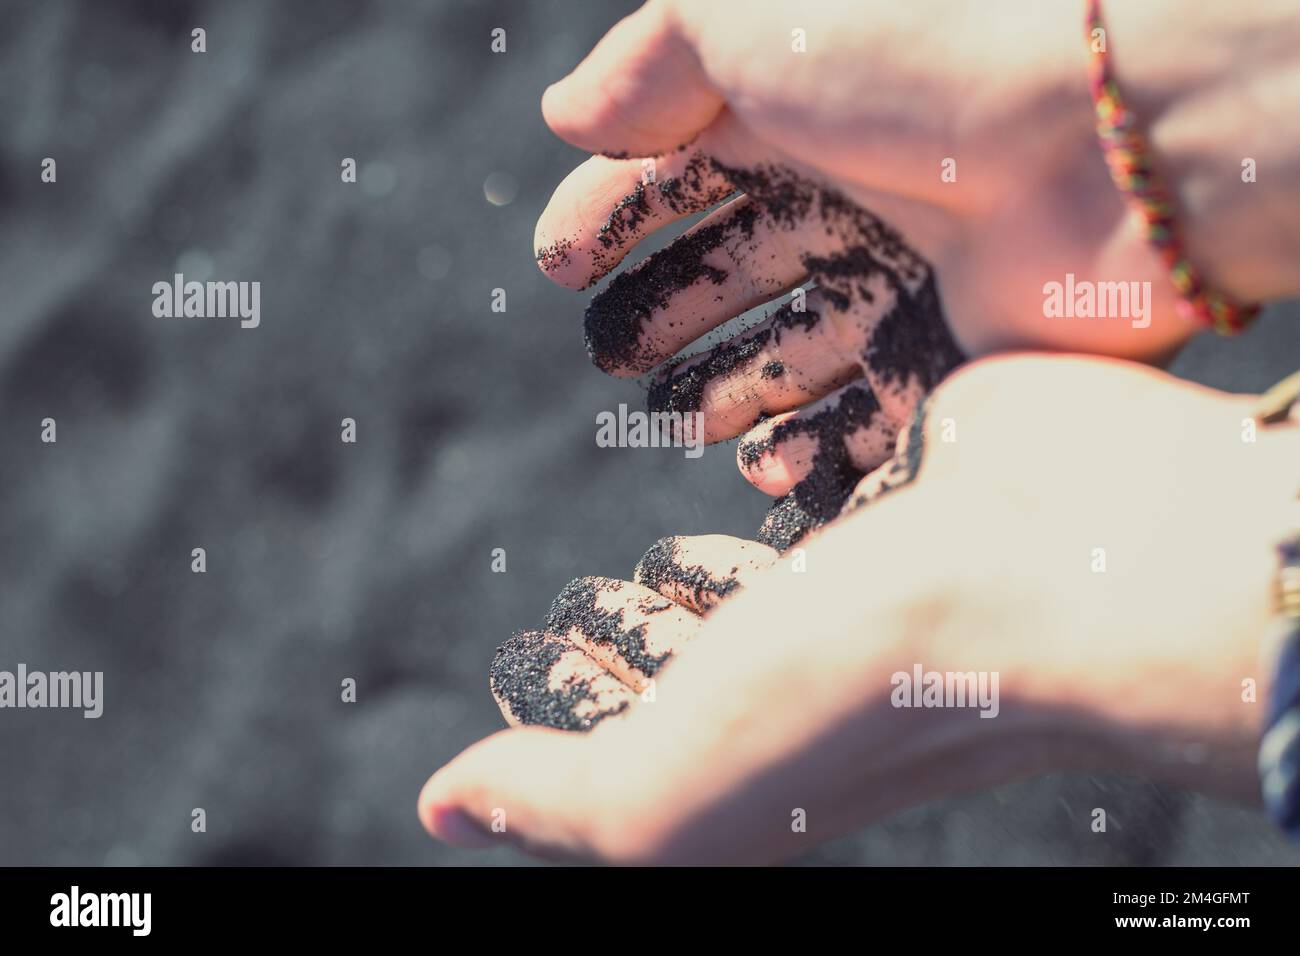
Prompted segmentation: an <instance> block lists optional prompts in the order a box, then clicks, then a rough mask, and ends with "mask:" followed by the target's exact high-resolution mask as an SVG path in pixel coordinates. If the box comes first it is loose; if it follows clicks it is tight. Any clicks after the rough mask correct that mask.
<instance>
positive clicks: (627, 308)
mask: <svg viewBox="0 0 1300 956" xmlns="http://www.w3.org/2000/svg"><path fill="white" fill-rule="evenodd" d="M784 229H785V227H784V226H782V225H780V224H778V223H777V222H776V221H775V220H773V219H772V218H771V217H769V216H767V215H765V214H764V213H763V211H762V210H761V209H760V208H759V207H758V206H757V205H755V204H754V203H753V202H751V201H750V200H749V199H748V198H747V197H744V196H741V197H739V198H737V199H733V200H731V201H730V202H728V203H727V204H726V205H724V206H722V207H721V208H720V209H716V210H714V211H713V212H712V213H710V214H709V215H708V216H706V217H705V218H704V219H703V220H701V221H700V222H698V223H696V224H695V225H694V226H692V227H691V228H690V229H688V230H687V231H686V232H685V233H683V234H682V235H681V236H679V237H677V239H675V240H673V242H672V243H670V244H669V245H668V246H667V247H666V248H664V249H661V250H660V251H658V252H656V253H654V254H653V255H651V256H649V257H647V258H646V259H644V260H643V261H641V262H639V263H637V264H636V265H635V266H633V267H632V268H630V269H627V270H626V271H624V272H622V273H620V274H619V275H617V276H615V277H614V278H613V279H612V280H611V281H610V283H609V285H608V286H607V287H606V288H604V289H602V290H601V291H600V292H598V293H597V294H596V295H595V296H593V297H592V300H591V304H590V305H589V306H588V307H587V312H586V315H585V316H584V318H583V331H584V334H585V337H586V342H587V351H588V353H589V354H590V355H591V358H592V361H593V362H595V363H596V365H597V366H598V367H599V368H601V369H602V370H603V371H606V372H608V373H610V374H611V375H619V376H635V375H641V374H643V373H645V372H648V371H650V370H651V369H652V368H654V367H655V366H656V365H658V364H659V363H660V362H662V361H664V360H665V359H667V358H669V357H670V356H672V355H674V354H676V353H677V352H678V351H679V350H681V349H682V348H683V347H684V346H686V345H689V344H690V343H691V342H693V341H695V340H696V339H697V338H699V337H700V336H701V335H704V334H705V333H706V332H709V331H710V330H712V329H714V328H716V327H717V326H719V325H721V324H722V323H723V322H726V321H727V320H728V319H731V318H733V317H735V316H737V315H739V314H740V313H742V312H744V311H746V310H747V309H751V308H753V307H754V306H757V305H762V304H763V303H764V302H768V301H770V300H772V299H774V298H776V297H777V296H780V295H782V294H783V293H785V292H788V291H789V290H790V289H792V288H794V287H795V286H797V285H799V284H800V283H801V282H803V281H804V279H806V278H807V272H806V270H805V269H804V267H803V264H802V263H801V262H800V259H799V256H798V255H797V254H795V252H794V251H793V247H792V245H791V244H790V240H789V237H788V236H787V237H783V236H782V232H783V231H784Z"/></svg>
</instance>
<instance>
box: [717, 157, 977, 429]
mask: <svg viewBox="0 0 1300 956" xmlns="http://www.w3.org/2000/svg"><path fill="white" fill-rule="evenodd" d="M722 166H723V172H724V173H725V174H726V175H727V177H728V178H729V179H730V180H731V181H732V182H733V183H734V184H735V185H736V187H737V188H738V189H739V190H740V191H741V192H743V193H745V195H746V196H748V197H749V198H750V199H751V200H752V201H754V202H756V203H757V204H759V205H760V206H762V207H763V208H764V209H765V210H766V211H767V212H768V214H769V215H770V216H771V217H772V218H774V219H777V220H778V221H782V222H787V221H788V222H791V223H792V224H793V228H794V229H795V230H796V232H795V234H796V235H797V236H798V238H799V243H800V246H799V248H800V252H801V258H802V263H803V265H804V267H805V268H806V269H807V271H808V274H809V277H810V278H811V280H812V281H813V282H814V283H815V284H816V286H817V288H818V289H819V290H820V291H821V292H822V293H823V294H824V295H826V297H827V298H828V299H830V300H831V301H832V302H834V303H835V305H836V307H837V308H838V309H839V310H840V311H841V312H843V313H846V314H849V315H853V316H856V317H857V320H858V321H857V323H856V326H855V325H853V324H851V323H846V328H845V330H844V334H845V335H846V336H847V337H854V338H856V339H857V340H858V342H859V345H858V351H859V353H860V356H861V359H862V363H863V367H864V369H865V373H866V378H867V381H868V383H869V384H870V385H871V388H872V390H873V391H874V392H875V393H876V397H877V398H878V399H879V401H880V403H881V406H882V407H883V408H884V409H885V411H886V413H887V414H889V416H890V417H891V418H893V419H894V421H895V422H898V423H900V424H901V423H902V422H905V421H907V419H908V416H909V415H910V414H911V412H912V409H913V408H915V406H916V403H917V402H918V401H919V400H920V398H921V397H922V396H923V395H924V394H926V393H927V392H929V391H930V390H932V389H933V388H934V387H935V386H936V385H937V384H938V383H939V381H940V380H941V379H942V378H943V377H944V376H945V375H947V374H948V372H950V371H951V370H952V369H953V368H955V367H956V366H957V365H958V364H960V363H961V362H962V361H963V358H964V357H963V355H962V352H961V348H960V347H959V346H958V344H957V342H956V341H955V339H954V338H953V336H952V333H951V331H950V329H949V328H948V324H947V321H946V319H945V317H944V312H943V308H942V305H941V303H940V299H939V292H938V285H937V282H936V279H935V275H934V271H933V269H932V268H931V267H930V265H929V263H928V262H926V260H925V259H924V258H923V257H922V256H921V255H920V254H919V253H917V251H916V250H915V249H913V248H912V247H911V246H910V245H908V243H907V242H905V241H904V240H903V237H902V235H900V234H899V232H898V231H897V230H895V229H894V228H893V227H892V226H891V225H889V224H887V223H886V222H884V221H883V220H882V219H880V218H879V217H878V216H876V215H874V214H873V213H871V212H870V211H868V210H867V209H865V208H863V207H862V206H861V205H859V204H858V203H857V202H854V201H853V200H852V199H850V198H849V197H847V196H845V195H844V194H843V193H841V192H839V191H838V190H836V189H833V188H830V187H828V186H826V185H825V184H824V183H822V182H820V181H819V180H817V179H814V178H810V177H809V176H808V175H805V174H803V173H801V172H798V171H796V170H794V169H792V168H787V167H785V166H781V165H776V164H761V163H760V164H757V165H754V164H751V165H749V166H748V167H743V168H733V167H730V166H727V165H726V164H725V163H723V164H722Z"/></svg>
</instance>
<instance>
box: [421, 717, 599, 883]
mask: <svg viewBox="0 0 1300 956" xmlns="http://www.w3.org/2000/svg"><path fill="white" fill-rule="evenodd" d="M598 736H599V735H587V734H566V733H560V732H558V731H555V730H550V729H547V728H543V727H523V728H515V729H511V730H503V731H501V732H500V733H497V734H494V735H493V736H491V737H488V738H486V739H484V740H481V741H479V742H478V743H477V744H475V745H474V746H472V747H470V748H469V749H468V750H466V751H464V752H463V753H461V754H460V756H458V757H456V758H455V759H454V760H452V761H451V763H449V764H447V765H446V766H445V767H443V768H442V769H441V770H439V771H438V772H437V773H435V774H434V775H433V776H432V777H430V778H429V780H428V782H427V783H425V785H424V788H423V789H422V790H421V791H420V797H419V801H418V812H419V816H420V822H421V823H423V824H424V828H425V829H426V830H428V831H429V833H430V834H431V835H432V836H435V837H437V838H438V839H440V840H443V841H445V842H447V843H450V844H452V845H453V846H459V847H465V848H470V849H476V848H482V847H487V846H493V845H496V844H500V843H508V844H511V845H513V846H517V847H520V848H522V849H524V850H526V851H528V852H530V853H534V854H536V855H538V856H543V857H546V858H549V859H579V858H586V857H588V856H590V855H591V851H590V850H589V849H588V847H589V846H590V843H591V840H590V824H591V821H592V820H593V819H595V814H596V812H597V811H599V809H600V805H599V804H598V803H597V804H594V805H593V798H594V797H595V795H596V794H597V793H598V792H599V791H598V790H597V787H599V786H600V784H601V779H600V776H599V767H600V765H601V764H602V763H603V761H599V760H597V762H596V763H595V764H593V762H592V761H593V759H595V758H597V757H598V754H599V752H600V747H599V745H597V744H596V743H595V742H596V738H597V737H598Z"/></svg>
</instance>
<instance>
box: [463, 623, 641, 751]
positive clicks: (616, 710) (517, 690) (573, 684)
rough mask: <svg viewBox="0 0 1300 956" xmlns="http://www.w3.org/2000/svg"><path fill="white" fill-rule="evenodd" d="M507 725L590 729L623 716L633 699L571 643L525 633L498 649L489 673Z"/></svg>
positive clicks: (553, 636)
mask: <svg viewBox="0 0 1300 956" xmlns="http://www.w3.org/2000/svg"><path fill="white" fill-rule="evenodd" d="M488 683H489V686H490V687H491V688H492V696H493V697H494V698H496V702H497V706H498V707H500V708H501V715H502V716H503V717H505V719H506V722H507V723H509V724H512V725H515V726H519V725H522V724H541V725H543V726H546V727H554V728H555V729H556V730H590V729H591V728H592V727H594V726H596V724H598V723H599V722H600V721H601V720H604V719H605V718H606V717H611V716H614V715H616V714H620V713H622V712H623V711H624V710H626V709H627V708H628V707H630V706H631V705H632V704H633V702H635V700H636V695H635V694H634V693H633V692H632V691H631V690H630V689H629V688H628V687H627V685H626V684H623V683H622V682H620V681H619V680H618V679H617V678H615V677H614V676H613V675H612V674H610V673H609V671H607V670H606V669H605V668H603V667H601V666H600V665H599V664H597V663H596V662H595V661H594V660H593V659H592V658H590V657H588V656H587V655H586V654H584V653H583V652H582V651H581V650H579V649H578V647H577V646H576V645H574V644H573V643H572V642H571V641H569V640H567V639H565V638H562V637H556V636H555V635H553V634H543V633H540V632H538V631H524V632H522V633H520V634H516V635H515V636H513V637H512V638H510V640H508V641H506V643H504V644H502V645H501V646H500V647H498V648H497V653H496V656H495V657H494V658H493V659H492V666H491V667H490V668H489V671H488Z"/></svg>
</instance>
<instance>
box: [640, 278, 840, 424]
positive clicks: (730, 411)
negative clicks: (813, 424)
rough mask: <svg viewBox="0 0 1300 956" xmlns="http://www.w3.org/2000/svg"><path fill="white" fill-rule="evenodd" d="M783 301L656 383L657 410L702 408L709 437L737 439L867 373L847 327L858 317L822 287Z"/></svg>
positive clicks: (652, 397) (653, 400)
mask: <svg viewBox="0 0 1300 956" xmlns="http://www.w3.org/2000/svg"><path fill="white" fill-rule="evenodd" d="M800 304H801V305H803V306H804V308H803V310H802V311H795V310H794V307H793V304H792V303H789V302H787V303H786V304H784V305H782V306H781V307H780V308H779V309H778V310H777V311H776V312H775V313H774V314H773V315H772V316H771V317H770V318H768V319H766V320H765V321H763V322H760V323H759V324H758V325H756V326H754V327H753V328H752V329H748V330H746V331H745V332H743V333H741V334H740V335H738V336H737V337H736V338H733V339H729V340H727V341H726V342H723V343H721V344H719V345H717V346H715V347H714V348H712V349H710V350H708V351H707V352H703V353H701V354H699V355H696V356H691V357H690V358H688V359H686V360H685V361H683V362H681V363H680V364H678V365H676V366H674V367H673V368H671V369H670V370H668V371H667V372H665V373H663V374H661V375H660V376H659V377H658V378H657V380H656V381H655V382H654V384H652V385H651V387H650V390H649V394H648V395H647V399H646V400H647V404H648V405H649V407H650V410H651V411H653V412H680V413H683V414H687V413H690V412H695V411H698V412H701V413H703V422H704V441H706V442H718V441H725V440H726V439H728V438H734V437H735V436H737V435H739V434H741V433H742V432H744V431H746V430H747V429H750V428H752V427H753V426H754V425H755V424H756V423H758V422H759V421H760V420H761V419H762V418H763V416H765V415H773V414H777V413H780V412H786V411H789V410H791V409H794V408H798V407H799V406H801V405H804V404H807V403H808V402H810V401H812V400H814V399H817V398H820V397H822V396H823V395H827V394H829V393H830V392H832V391H834V390H835V389H836V388H837V387H839V386H841V385H843V384H844V383H846V382H849V381H852V380H853V379H855V378H859V377H861V375H862V365H861V362H860V357H859V353H860V350H861V342H860V340H859V339H858V337H857V336H856V333H853V334H851V335H850V336H849V340H848V341H845V338H844V337H843V336H842V334H841V333H842V331H843V330H844V329H845V328H849V329H850V332H851V333H852V332H853V327H852V326H848V325H846V323H847V322H856V321H857V319H856V318H849V317H846V316H843V315H841V316H838V317H835V318H833V319H832V320H831V321H824V319H826V318H828V317H829V313H830V312H832V311H836V310H835V308H834V306H833V305H832V304H831V303H830V302H829V301H828V300H827V299H826V297H825V296H824V295H822V294H821V293H819V292H817V291H813V292H810V293H808V294H807V296H806V297H804V298H803V299H802V301H801V302H800Z"/></svg>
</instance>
